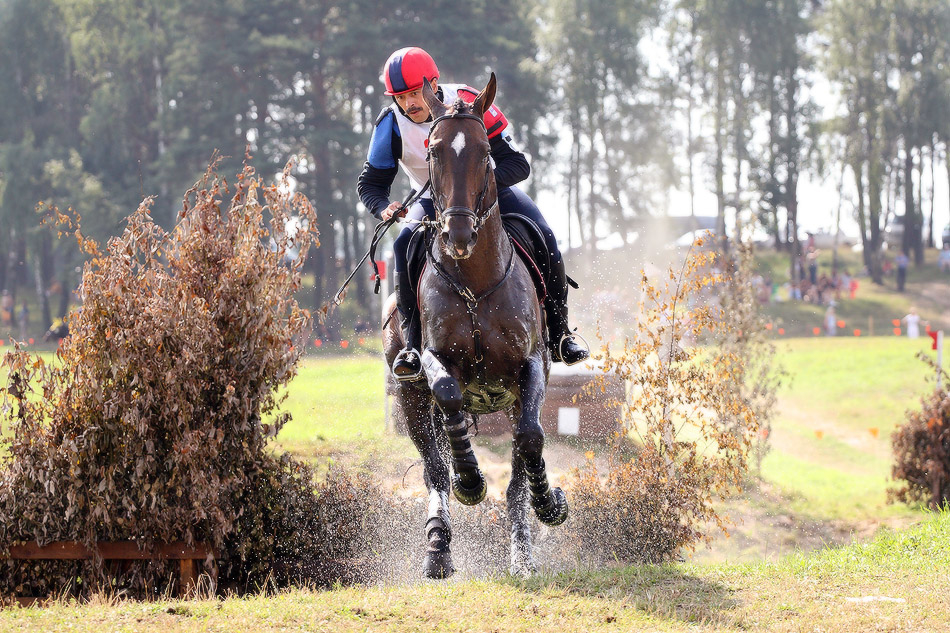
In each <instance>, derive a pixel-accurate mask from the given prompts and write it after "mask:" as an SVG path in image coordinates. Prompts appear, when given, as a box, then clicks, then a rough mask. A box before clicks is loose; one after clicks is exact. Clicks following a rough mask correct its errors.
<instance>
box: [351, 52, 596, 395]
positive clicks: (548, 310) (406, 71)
mask: <svg viewBox="0 0 950 633" xmlns="http://www.w3.org/2000/svg"><path fill="white" fill-rule="evenodd" d="M383 78H384V81H385V84H386V93H385V94H387V95H389V96H391V97H392V98H393V103H392V104H391V105H389V106H387V107H386V108H384V109H383V111H382V112H380V114H379V116H378V117H377V118H376V127H375V129H374V131H373V137H372V139H371V140H370V144H369V155H368V157H367V160H366V163H365V164H364V165H363V171H362V173H360V177H359V182H358V185H357V191H358V192H359V196H360V200H361V201H362V202H363V204H364V205H365V206H366V208H367V209H369V211H370V212H371V213H372V214H373V215H374V216H376V217H377V218H381V219H383V220H388V219H389V218H391V217H392V216H393V215H407V212H408V215H407V222H406V224H407V226H406V227H404V228H403V229H402V231H401V232H400V233H399V236H398V237H397V238H396V241H395V243H394V244H393V251H394V255H395V268H396V300H397V306H398V307H399V313H400V314H401V315H402V327H403V333H404V334H405V340H406V348H405V349H403V350H402V351H401V352H399V355H398V356H397V357H396V359H395V360H394V361H393V366H392V371H393V375H394V376H395V377H396V378H397V379H400V380H412V379H415V378H416V377H418V376H419V374H420V372H421V369H422V363H421V359H420V358H419V353H418V351H417V350H418V349H419V348H420V347H421V345H422V332H421V326H420V325H419V317H418V314H416V313H417V312H418V311H417V310H416V296H415V289H414V288H413V287H412V284H411V283H410V281H409V269H408V265H407V251H408V248H409V238H410V237H411V236H412V232H413V230H414V229H415V228H416V226H417V225H418V223H419V221H420V220H422V218H423V217H428V218H430V219H434V218H435V211H434V210H433V206H432V200H431V198H430V197H429V193H428V191H427V192H426V193H425V194H423V196H422V197H421V198H420V199H419V200H418V201H417V202H416V203H415V204H413V205H412V206H411V207H410V208H409V209H408V210H407V209H405V208H403V206H402V203H400V202H399V201H393V202H390V199H389V194H390V189H391V187H392V184H393V181H394V180H395V179H396V174H397V173H398V169H397V163H398V166H401V167H402V168H403V170H404V171H405V172H406V175H407V176H409V180H410V182H411V183H412V186H413V188H415V189H416V190H417V191H418V190H421V189H422V188H423V187H424V186H425V184H426V183H427V182H428V179H429V170H428V165H427V163H426V153H427V149H426V143H427V141H428V136H429V125H430V123H431V121H432V119H431V116H430V113H429V107H428V105H426V103H425V100H424V99H423V98H422V82H423V81H426V80H429V81H430V85H431V86H432V90H433V92H435V94H436V96H437V97H438V98H439V99H440V100H442V101H443V102H445V103H451V102H453V101H455V99H456V98H458V97H460V98H461V99H462V100H463V101H466V102H468V103H471V102H472V101H474V100H475V97H476V96H477V95H478V91H477V90H475V89H473V88H470V87H468V86H465V85H461V84H443V85H441V86H440V85H439V84H438V78H439V69H438V68H437V67H436V64H435V61H434V60H433V59H432V57H431V56H430V55H429V54H428V53H427V52H425V51H424V50H422V49H421V48H418V47H415V46H412V47H408V48H402V49H399V50H398V51H396V52H394V53H393V54H392V55H390V56H389V59H388V60H386V65H385V67H384V68H383ZM484 120H485V127H486V129H487V131H488V141H489V144H490V146H491V157H492V159H493V161H494V172H495V182H496V184H497V189H498V207H499V210H500V212H501V214H502V215H504V214H506V213H519V214H521V215H525V216H527V217H529V218H530V219H531V220H533V221H534V222H535V223H536V224H537V225H538V227H539V228H540V229H541V232H542V233H543V235H544V240H545V243H546V244H547V248H548V250H549V251H550V253H551V274H550V279H547V280H545V283H546V286H547V298H546V299H545V302H544V310H545V316H546V319H547V325H548V346H549V348H550V350H551V354H552V356H553V358H554V360H555V361H563V362H564V363H566V364H568V365H573V364H574V363H579V362H581V361H582V360H586V359H587V358H588V357H589V355H590V354H589V352H588V351H587V348H586V347H585V346H582V345H580V344H579V343H578V342H577V340H576V339H575V338H574V335H573V334H572V333H571V331H570V329H569V328H568V324H567V276H566V274H565V272H564V260H563V258H562V257H561V252H560V250H559V249H558V247H557V240H556V239H555V237H554V233H553V232H552V231H551V228H550V227H549V226H548V224H547V222H546V221H545V220H544V216H543V215H541V211H540V210H539V209H538V207H537V205H536V204H535V203H534V202H533V201H532V200H531V198H529V197H528V196H527V195H526V194H525V193H524V192H522V191H521V190H520V189H518V188H517V187H515V186H514V185H515V184H516V183H519V182H521V181H522V180H524V179H525V178H527V177H528V174H529V173H530V171H531V168H530V167H529V166H528V160H527V158H525V155H524V154H522V153H521V152H520V151H518V150H517V149H515V147H514V146H513V145H512V141H511V135H510V133H509V132H508V120H507V119H506V118H505V115H504V114H502V113H501V111H500V110H498V108H496V107H495V106H492V107H490V108H489V109H488V110H487V111H486V112H485V115H484Z"/></svg>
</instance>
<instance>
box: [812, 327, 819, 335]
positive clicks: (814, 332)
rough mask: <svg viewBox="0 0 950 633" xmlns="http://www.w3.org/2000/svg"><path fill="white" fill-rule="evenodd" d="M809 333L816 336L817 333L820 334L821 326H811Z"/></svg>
mask: <svg viewBox="0 0 950 633" xmlns="http://www.w3.org/2000/svg"><path fill="white" fill-rule="evenodd" d="M811 333H812V334H814V335H815V336H818V335H819V334H821V328H820V327H813V328H812V329H811Z"/></svg>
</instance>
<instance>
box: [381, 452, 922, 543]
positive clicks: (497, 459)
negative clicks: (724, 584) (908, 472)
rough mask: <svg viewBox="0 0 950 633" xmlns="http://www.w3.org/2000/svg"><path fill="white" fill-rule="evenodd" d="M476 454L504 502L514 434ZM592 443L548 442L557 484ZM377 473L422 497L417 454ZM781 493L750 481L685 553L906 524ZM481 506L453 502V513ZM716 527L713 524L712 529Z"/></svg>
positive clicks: (492, 490)
mask: <svg viewBox="0 0 950 633" xmlns="http://www.w3.org/2000/svg"><path fill="white" fill-rule="evenodd" d="M474 446H475V454H476V456H477V458H478V461H479V464H480V465H481V467H482V470H483V472H484V473H485V476H486V478H487V480H488V496H489V498H490V499H491V500H494V501H496V502H498V503H504V498H505V487H506V486H507V485H508V481H509V479H510V476H511V463H510V460H511V439H510V437H478V438H476V439H475V441H474ZM590 448H591V446H588V445H585V444H583V443H580V442H575V441H565V440H560V439H553V440H549V441H548V442H547V444H546V446H545V451H544V453H545V462H546V464H547V466H548V472H549V476H550V478H551V481H552V484H553V485H561V486H563V485H564V484H565V483H566V481H567V479H568V476H569V474H570V470H571V469H572V468H575V467H578V466H581V465H583V464H584V463H585V461H586V459H587V457H586V454H587V453H588V451H589V449H590ZM595 463H597V464H598V466H602V467H606V460H605V458H604V457H602V456H600V457H596V458H595ZM377 474H381V475H383V482H384V483H383V485H384V487H385V488H386V489H389V490H391V491H393V492H394V493H395V494H396V495H398V496H400V497H404V498H417V499H420V500H421V499H422V498H424V497H425V487H424V485H423V482H422V465H421V462H420V461H419V460H417V459H414V458H409V457H406V458H404V459H400V460H396V461H395V462H393V461H390V462H389V464H388V465H387V466H386V467H385V468H383V467H382V466H380V467H379V470H377ZM787 505H788V504H786V503H784V500H783V498H782V496H781V494H780V493H779V492H778V491H776V490H774V489H773V488H771V487H770V486H769V485H768V484H767V483H762V482H756V483H753V484H751V485H750V487H749V488H748V489H747V490H746V492H745V494H744V495H743V496H742V497H741V498H735V499H732V500H729V501H726V502H723V503H722V505H721V509H722V511H723V512H725V513H726V514H727V515H728V516H729V517H730V519H731V520H732V522H733V526H732V527H731V528H730V530H729V534H728V535H727V534H723V533H721V532H715V531H714V530H713V534H714V538H713V541H712V543H711V545H710V546H709V547H708V548H707V547H701V548H700V549H698V550H697V551H696V552H694V553H691V554H690V553H686V554H685V555H686V557H687V558H689V559H691V560H694V561H696V562H716V561H732V562H740V561H754V560H763V559H765V560H773V559H776V558H780V557H782V556H784V555H786V554H790V553H793V552H797V551H801V552H809V551H814V550H818V549H821V548H823V547H826V546H840V545H846V544H848V543H851V542H853V541H856V540H857V541H865V540H868V539H870V538H871V537H872V536H873V535H874V534H875V532H877V531H878V530H879V529H881V528H882V527H884V526H886V527H890V528H894V529H897V528H901V527H905V526H906V523H907V521H908V520H906V519H904V520H901V519H890V520H864V521H855V522H847V521H818V520H814V519H811V518H808V517H803V516H800V515H796V514H795V513H792V512H789V511H788V508H787ZM477 511H478V510H475V509H472V508H466V507H463V506H461V505H459V504H457V503H453V504H452V512H453V514H458V513H471V512H477ZM711 530H712V528H711Z"/></svg>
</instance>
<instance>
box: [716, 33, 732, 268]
mask: <svg viewBox="0 0 950 633" xmlns="http://www.w3.org/2000/svg"><path fill="white" fill-rule="evenodd" d="M724 75H725V71H724V70H723V68H722V51H721V50H720V51H717V55H716V104H715V114H714V117H715V121H714V125H715V127H716V129H715V131H714V135H715V141H716V160H715V165H714V166H713V169H714V172H715V174H714V177H715V180H716V206H717V214H716V231H717V233H718V234H719V240H720V250H721V251H722V253H723V254H727V253H728V252H729V238H728V236H727V235H726V194H725V190H724V189H725V188H724V185H723V172H724V171H725V167H724V165H723V155H724V154H725V148H724V147H723V145H724V143H725V141H724V139H723V125H724V119H725V107H726V105H725V95H724V94H723V93H724V92H725V90H726V86H725V83H726V78H725V76H724Z"/></svg>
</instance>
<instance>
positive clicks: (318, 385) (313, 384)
mask: <svg viewBox="0 0 950 633" xmlns="http://www.w3.org/2000/svg"><path fill="white" fill-rule="evenodd" d="M384 369H385V367H384V364H383V360H382V357H381V356H376V355H359V356H355V355H354V356H347V357H342V358H336V357H323V358H314V357H308V358H304V359H303V361H302V362H301V364H300V368H299V372H298V374H297V377H296V378H294V380H293V382H292V384H291V386H290V388H289V389H288V396H287V400H286V401H285V402H284V404H283V408H284V409H285V410H286V411H288V412H289V413H290V414H291V415H292V416H293V421H291V422H290V423H289V424H287V425H286V426H285V427H284V428H283V429H282V430H281V432H280V434H279V435H278V442H279V443H280V444H281V445H282V446H283V447H285V448H287V449H289V450H305V449H306V447H307V446H310V445H313V444H314V443H320V442H327V441H342V442H351V441H357V440H374V439H379V438H381V437H382V435H383V433H384V432H385V424H384V423H385V419H384V403H383V378H384V373H383V371H384Z"/></svg>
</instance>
